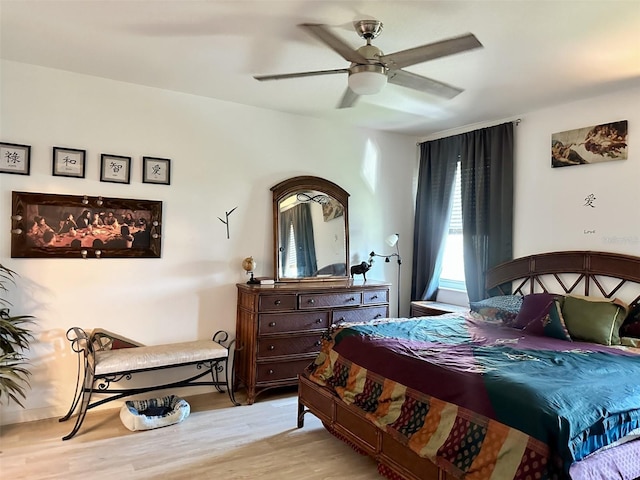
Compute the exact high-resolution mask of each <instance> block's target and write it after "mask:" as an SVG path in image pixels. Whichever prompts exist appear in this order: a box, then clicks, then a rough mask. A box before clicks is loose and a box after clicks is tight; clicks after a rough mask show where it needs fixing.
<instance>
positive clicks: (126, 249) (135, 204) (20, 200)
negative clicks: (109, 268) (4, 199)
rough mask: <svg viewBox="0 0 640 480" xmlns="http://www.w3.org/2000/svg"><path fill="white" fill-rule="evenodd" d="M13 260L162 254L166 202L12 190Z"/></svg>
mask: <svg viewBox="0 0 640 480" xmlns="http://www.w3.org/2000/svg"><path fill="white" fill-rule="evenodd" d="M11 214H12V217H11V222H12V223H11V257H12V258H121V257H124V258H160V253H161V239H162V236H161V225H162V202H161V201H155V200H134V199H123V198H106V197H88V196H77V195H53V194H47V193H28V192H12V207H11Z"/></svg>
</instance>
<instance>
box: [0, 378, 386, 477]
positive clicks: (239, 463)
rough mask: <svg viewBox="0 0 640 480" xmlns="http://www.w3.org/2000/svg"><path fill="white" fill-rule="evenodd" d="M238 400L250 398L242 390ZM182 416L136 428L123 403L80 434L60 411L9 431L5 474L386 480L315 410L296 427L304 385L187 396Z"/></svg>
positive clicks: (2, 434)
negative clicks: (126, 421) (252, 396)
mask: <svg viewBox="0 0 640 480" xmlns="http://www.w3.org/2000/svg"><path fill="white" fill-rule="evenodd" d="M239 397H240V398H238V400H239V401H243V400H244V398H243V397H242V396H241V395H240V396H239ZM187 401H188V402H189V404H190V405H191V415H190V416H189V417H188V418H186V419H185V420H184V421H183V422H182V423H179V424H176V425H171V426H168V427H164V428H158V429H155V430H147V431H140V432H130V431H129V430H127V429H126V428H125V427H124V426H123V425H122V422H121V421H120V417H119V409H118V408H116V409H110V410H101V411H100V410H99V411H90V412H89V413H88V414H87V418H86V419H85V421H84V424H83V425H82V428H81V429H80V431H79V432H78V434H77V435H76V436H75V437H74V438H72V439H71V440H68V441H62V440H61V438H62V436H64V435H66V434H67V433H68V432H69V431H70V430H71V428H72V426H73V424H72V421H71V420H69V421H67V422H62V423H60V422H58V420H57V418H54V419H47V420H40V421H37V422H29V423H21V424H16V425H6V426H3V427H0V428H1V431H0V478H2V479H28V480H39V479H65V480H73V479H82V480H87V479H89V478H90V479H91V480H95V479H103V478H104V479H106V478H109V479H111V480H114V479H115V480H130V479H156V478H162V479H175V480H181V479H185V480H198V479H208V478H215V479H224V480H227V479H251V480H253V479H258V478H259V479H264V480H288V479H305V480H307V479H309V480H334V479H335V480H338V479H345V478H349V479H350V480H369V479H371V480H374V479H375V480H380V479H382V478H383V477H381V476H380V475H378V472H377V470H376V466H375V464H374V462H373V460H371V459H370V458H368V457H366V456H363V455H360V454H358V453H356V452H355V451H353V450H352V449H351V448H350V447H349V446H348V445H346V444H344V443H343V442H341V441H340V440H338V439H336V438H334V437H333V436H332V435H331V434H329V433H328V432H327V431H326V430H325V429H324V428H323V427H322V424H321V423H320V421H319V420H318V419H317V418H316V417H314V416H313V415H311V414H307V415H306V416H305V426H304V428H302V429H298V428H296V414H297V408H298V403H297V397H296V393H295V391H291V390H289V391H280V392H277V391H276V393H264V394H263V395H261V396H260V397H259V398H258V401H257V402H256V403H254V404H253V405H251V406H248V405H242V406H240V407H233V406H232V405H231V404H230V402H229V398H228V397H227V395H226V394H219V393H207V394H202V395H198V396H194V397H189V398H187Z"/></svg>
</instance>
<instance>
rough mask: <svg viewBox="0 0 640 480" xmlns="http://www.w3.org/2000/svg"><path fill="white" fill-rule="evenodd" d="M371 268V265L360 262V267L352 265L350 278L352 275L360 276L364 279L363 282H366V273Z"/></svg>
mask: <svg viewBox="0 0 640 480" xmlns="http://www.w3.org/2000/svg"><path fill="white" fill-rule="evenodd" d="M370 268H371V264H370V263H367V262H362V263H361V264H360V265H352V266H351V278H353V277H354V275H362V276H363V277H364V281H365V282H366V281H367V272H368V271H369V269H370Z"/></svg>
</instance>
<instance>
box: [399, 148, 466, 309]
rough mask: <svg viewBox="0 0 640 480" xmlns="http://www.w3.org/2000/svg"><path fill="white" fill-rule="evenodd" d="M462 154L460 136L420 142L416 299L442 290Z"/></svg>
mask: <svg viewBox="0 0 640 480" xmlns="http://www.w3.org/2000/svg"><path fill="white" fill-rule="evenodd" d="M459 155H460V142H459V141H458V140H457V139H456V137H448V138H443V139H440V140H434V141H432V142H424V143H422V144H420V170H419V176H418V195H417V201H416V217H415V222H414V237H413V251H414V255H413V270H412V271H413V273H412V279H411V299H412V300H435V297H436V294H437V293H438V283H439V282H440V272H441V271H442V255H443V252H444V245H445V242H444V240H445V238H446V236H447V232H448V230H449V217H450V216H451V206H452V204H453V187H454V185H453V183H454V179H455V174H456V165H457V161H458V157H459Z"/></svg>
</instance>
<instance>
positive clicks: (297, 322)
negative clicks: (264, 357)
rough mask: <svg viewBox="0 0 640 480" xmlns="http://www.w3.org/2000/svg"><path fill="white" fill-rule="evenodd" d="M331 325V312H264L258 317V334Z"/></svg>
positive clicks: (299, 330) (296, 330)
mask: <svg viewBox="0 0 640 480" xmlns="http://www.w3.org/2000/svg"><path fill="white" fill-rule="evenodd" d="M328 326H329V312H328V311H320V312H300V313H263V314H261V315H260V317H259V319H258V334H259V335H266V334H270V333H281V332H301V331H306V330H315V329H318V330H322V329H325V328H327V327H328Z"/></svg>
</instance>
